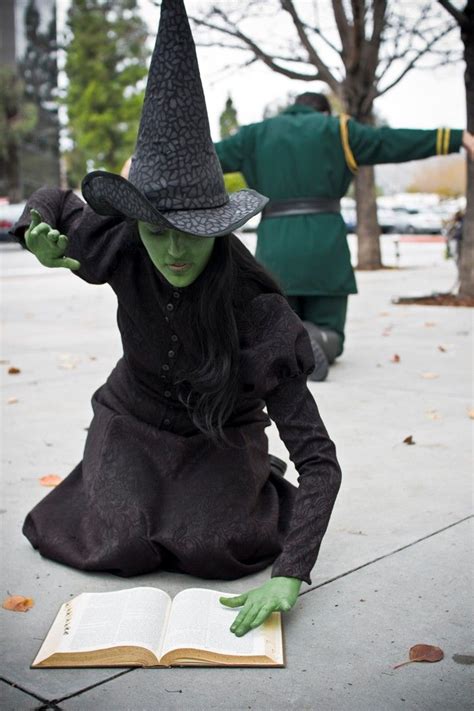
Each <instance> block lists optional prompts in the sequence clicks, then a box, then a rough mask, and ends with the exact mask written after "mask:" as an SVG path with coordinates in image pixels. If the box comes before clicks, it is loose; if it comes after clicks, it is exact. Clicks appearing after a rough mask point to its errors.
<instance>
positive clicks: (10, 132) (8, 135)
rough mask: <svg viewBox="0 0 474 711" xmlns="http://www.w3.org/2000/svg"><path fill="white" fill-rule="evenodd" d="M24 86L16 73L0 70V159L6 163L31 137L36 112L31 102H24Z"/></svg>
mask: <svg viewBox="0 0 474 711" xmlns="http://www.w3.org/2000/svg"><path fill="white" fill-rule="evenodd" d="M23 97H24V84H23V82H22V81H21V79H20V78H19V77H18V75H17V73H16V71H15V70H14V69H13V68H11V67H8V66H3V67H1V68H0V159H1V160H4V161H7V160H9V159H10V158H11V156H12V154H14V151H15V150H16V149H17V148H19V146H20V144H21V142H22V141H23V140H24V139H25V138H26V137H28V136H29V135H31V134H32V133H33V131H34V129H35V126H36V123H37V120H38V111H37V108H36V106H35V105H34V104H33V103H32V102H31V101H24V98H23Z"/></svg>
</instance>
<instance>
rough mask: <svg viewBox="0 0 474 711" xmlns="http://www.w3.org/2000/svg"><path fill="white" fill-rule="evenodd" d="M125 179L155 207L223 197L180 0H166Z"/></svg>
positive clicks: (212, 203)
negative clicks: (127, 175)
mask: <svg viewBox="0 0 474 711" xmlns="http://www.w3.org/2000/svg"><path fill="white" fill-rule="evenodd" d="M129 180H130V182H131V183H133V184H134V185H135V186H136V187H137V188H139V190H141V191H142V192H143V193H145V195H146V196H147V197H148V199H150V200H151V201H152V202H153V204H154V205H155V206H156V207H157V209H159V210H183V209H193V208H207V207H218V206H220V205H223V204H224V203H226V202H227V193H226V191H225V187H224V181H223V177H222V171H221V168H220V164H219V160H218V158H217V155H216V152H215V150H214V146H213V144H212V140H211V134H210V130H209V121H208V117H207V111H206V103H205V99H204V92H203V89H202V84H201V79H200V75H199V67H198V63H197V57H196V50H195V46H194V41H193V37H192V34H191V29H190V27H189V22H188V18H187V15H186V10H185V8H184V4H183V2H182V0H164V2H163V3H162V6H161V18H160V26H159V30H158V37H157V40H156V47H155V51H154V54H153V59H152V62H151V66H150V71H149V75H148V83H147V89H146V93H145V101H144V104H143V112H142V118H141V122H140V128H139V132H138V139H137V145H136V148H135V152H134V157H133V159H132V165H131V168H130V175H129Z"/></svg>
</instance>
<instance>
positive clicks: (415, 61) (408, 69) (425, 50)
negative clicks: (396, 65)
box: [376, 23, 456, 96]
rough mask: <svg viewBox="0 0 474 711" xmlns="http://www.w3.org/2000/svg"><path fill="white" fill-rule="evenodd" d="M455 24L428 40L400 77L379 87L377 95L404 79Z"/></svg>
mask: <svg viewBox="0 0 474 711" xmlns="http://www.w3.org/2000/svg"><path fill="white" fill-rule="evenodd" d="M455 26H456V25H455V24H454V23H453V24H451V25H448V27H447V29H445V30H443V31H442V32H440V33H439V34H438V35H435V37H434V38H433V39H432V40H431V41H430V42H428V43H427V44H426V46H425V47H424V48H423V49H422V50H420V51H419V52H417V53H416V55H415V56H414V57H413V58H412V59H411V60H410V61H409V62H408V64H407V65H406V66H405V68H404V70H403V71H402V72H400V74H399V75H398V77H396V78H395V79H394V80H393V81H392V82H390V84H388V85H387V86H386V87H384V88H383V89H378V90H377V94H376V95H377V96H382V94H385V93H386V92H387V91H389V90H390V89H392V88H393V87H394V86H395V85H396V84H398V82H400V81H401V80H402V79H403V77H404V76H405V75H406V74H408V72H409V71H410V70H411V69H413V67H414V66H415V65H416V63H417V62H418V61H419V59H421V57H423V56H424V55H425V54H427V53H428V52H430V51H431V49H432V47H433V45H434V44H436V42H438V40H440V39H441V37H444V36H445V35H447V34H448V33H449V32H451V31H452V30H453V29H454V27H455Z"/></svg>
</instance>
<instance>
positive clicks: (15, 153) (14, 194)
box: [5, 144, 23, 202]
mask: <svg viewBox="0 0 474 711" xmlns="http://www.w3.org/2000/svg"><path fill="white" fill-rule="evenodd" d="M19 161H20V150H19V148H18V146H16V145H14V144H12V145H11V146H9V148H8V157H7V160H6V161H5V164H6V178H7V181H6V182H7V191H8V199H9V201H10V202H20V201H21V200H22V199H23V195H22V191H21V182H20V166H19Z"/></svg>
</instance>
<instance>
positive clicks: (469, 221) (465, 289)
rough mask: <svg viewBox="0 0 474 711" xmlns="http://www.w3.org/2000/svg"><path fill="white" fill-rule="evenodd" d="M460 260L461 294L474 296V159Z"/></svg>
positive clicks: (468, 185) (469, 181)
mask: <svg viewBox="0 0 474 711" xmlns="http://www.w3.org/2000/svg"><path fill="white" fill-rule="evenodd" d="M461 245H462V247H461V259H460V262H459V295H460V296H472V297H474V161H472V160H468V165H467V209H466V217H465V218H464V224H463V230H462V242H461Z"/></svg>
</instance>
